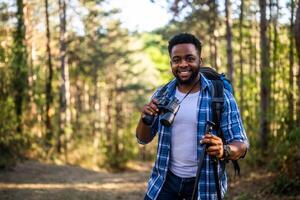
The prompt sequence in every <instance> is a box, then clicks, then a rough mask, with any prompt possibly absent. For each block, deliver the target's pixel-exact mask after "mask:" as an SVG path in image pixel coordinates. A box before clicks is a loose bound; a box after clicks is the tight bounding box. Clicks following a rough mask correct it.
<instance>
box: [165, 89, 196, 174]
mask: <svg viewBox="0 0 300 200" xmlns="http://www.w3.org/2000/svg"><path fill="white" fill-rule="evenodd" d="M185 95H186V94H185V93H181V92H180V91H179V90H178V89H176V93H175V97H176V98H177V99H178V100H179V101H181V100H182V99H183V98H184V96H185ZM198 97H199V92H196V93H192V94H189V95H188V96H187V97H186V98H185V99H184V100H183V101H182V102H181V103H180V108H179V110H178V112H177V114H176V116H175V119H174V122H173V124H172V133H171V157H170V170H171V171H172V172H173V173H174V174H175V175H177V176H179V177H182V178H189V177H195V176H196V172H197V102H198Z"/></svg>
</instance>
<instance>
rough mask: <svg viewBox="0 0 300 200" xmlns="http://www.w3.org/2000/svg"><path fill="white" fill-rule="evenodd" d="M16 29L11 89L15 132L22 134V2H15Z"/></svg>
mask: <svg viewBox="0 0 300 200" xmlns="http://www.w3.org/2000/svg"><path fill="white" fill-rule="evenodd" d="M16 3H17V13H16V16H17V28H16V31H15V33H14V47H13V59H12V63H11V65H12V70H13V88H14V104H15V113H16V119H17V126H16V127H17V130H16V131H17V132H18V133H22V114H23V108H22V107H23V101H24V98H25V94H26V88H27V55H26V46H25V44H24V41H25V24H24V13H23V9H24V4H23V0H17V2H16Z"/></svg>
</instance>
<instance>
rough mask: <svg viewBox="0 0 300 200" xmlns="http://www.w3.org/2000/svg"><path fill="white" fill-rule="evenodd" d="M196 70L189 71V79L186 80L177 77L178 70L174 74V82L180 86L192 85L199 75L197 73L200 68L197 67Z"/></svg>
mask: <svg viewBox="0 0 300 200" xmlns="http://www.w3.org/2000/svg"><path fill="white" fill-rule="evenodd" d="M197 69H198V70H196V69H195V70H191V75H190V77H188V78H187V79H182V78H181V77H180V76H179V75H178V73H179V72H178V70H177V72H176V73H175V74H174V76H175V78H176V80H177V81H178V83H179V84H182V85H189V84H192V83H194V82H195V81H196V80H197V77H198V74H199V71H200V66H198V68H197Z"/></svg>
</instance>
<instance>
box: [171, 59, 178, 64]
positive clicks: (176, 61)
mask: <svg viewBox="0 0 300 200" xmlns="http://www.w3.org/2000/svg"><path fill="white" fill-rule="evenodd" d="M172 62H173V63H175V64H176V63H179V62H180V59H178V58H175V59H173V60H172Z"/></svg>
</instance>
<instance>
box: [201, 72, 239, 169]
mask: <svg viewBox="0 0 300 200" xmlns="http://www.w3.org/2000/svg"><path fill="white" fill-rule="evenodd" d="M200 72H201V73H202V74H203V75H204V76H205V77H206V78H207V79H209V80H211V81H212V84H213V88H212V121H213V122H214V123H215V127H214V129H215V130H216V131H217V134H218V136H219V137H221V138H222V140H223V143H224V144H225V138H224V135H223V132H222V131H221V129H220V122H221V116H222V111H223V105H224V88H225V89H227V90H228V91H229V92H231V93H232V94H234V91H233V88H232V85H231V83H230V80H228V79H227V78H226V76H225V74H224V73H222V74H220V73H218V72H217V71H216V70H215V69H213V68H211V67H200ZM232 164H233V167H234V172H235V175H240V166H239V163H238V161H237V160H232ZM224 168H225V166H224Z"/></svg>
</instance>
